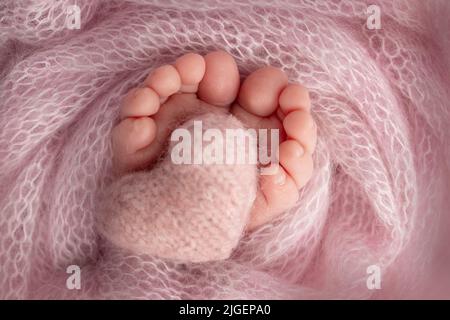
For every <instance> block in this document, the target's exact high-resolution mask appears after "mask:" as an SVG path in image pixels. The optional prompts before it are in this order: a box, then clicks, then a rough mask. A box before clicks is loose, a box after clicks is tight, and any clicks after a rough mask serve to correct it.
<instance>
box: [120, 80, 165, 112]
mask: <svg viewBox="0 0 450 320" xmlns="http://www.w3.org/2000/svg"><path fill="white" fill-rule="evenodd" d="M159 106H160V103H159V95H158V94H157V93H156V92H155V91H154V90H153V89H150V88H148V87H144V88H135V89H132V90H130V91H129V92H128V94H127V95H126V97H125V99H124V101H123V105H122V108H121V110H120V118H121V119H124V118H128V117H144V116H151V115H153V114H155V113H156V112H158V110H159Z"/></svg>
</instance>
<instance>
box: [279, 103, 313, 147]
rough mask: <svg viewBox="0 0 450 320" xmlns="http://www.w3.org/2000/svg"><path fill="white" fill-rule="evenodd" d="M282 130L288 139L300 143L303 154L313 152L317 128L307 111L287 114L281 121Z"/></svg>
mask: <svg viewBox="0 0 450 320" xmlns="http://www.w3.org/2000/svg"><path fill="white" fill-rule="evenodd" d="M283 128H284V130H285V132H286V134H287V137H288V138H291V139H294V140H296V141H297V142H299V143H300V145H301V146H302V147H303V149H305V152H307V153H310V154H312V153H313V152H314V149H315V146H316V140H317V127H316V124H315V122H314V119H313V117H312V116H311V114H310V113H309V112H308V111H304V110H297V111H293V112H291V113H289V114H288V115H286V117H285V118H284V120H283Z"/></svg>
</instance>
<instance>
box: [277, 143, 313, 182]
mask: <svg viewBox="0 0 450 320" xmlns="http://www.w3.org/2000/svg"><path fill="white" fill-rule="evenodd" d="M279 155H280V164H281V165H282V167H283V168H284V170H285V171H286V173H287V174H288V175H289V176H290V177H291V178H292V179H293V181H294V182H295V184H296V185H297V188H298V189H300V188H302V187H303V186H305V185H306V183H307V182H308V181H309V179H310V178H311V175H312V172H313V160H312V157H311V154H309V153H305V150H304V149H303V147H302V146H301V145H300V144H299V143H298V142H297V141H295V140H292V139H289V140H286V141H284V142H283V143H281V144H280V150H279Z"/></svg>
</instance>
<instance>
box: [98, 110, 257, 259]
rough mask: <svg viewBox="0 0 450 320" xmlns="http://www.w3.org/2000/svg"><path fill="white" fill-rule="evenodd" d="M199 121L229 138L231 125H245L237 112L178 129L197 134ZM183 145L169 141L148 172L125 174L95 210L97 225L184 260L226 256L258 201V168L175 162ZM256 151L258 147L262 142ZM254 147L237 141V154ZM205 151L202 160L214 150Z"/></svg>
mask: <svg viewBox="0 0 450 320" xmlns="http://www.w3.org/2000/svg"><path fill="white" fill-rule="evenodd" d="M193 121H201V123H202V130H207V129H208V128H211V129H220V130H221V132H222V133H223V135H224V136H225V132H226V130H228V129H241V130H242V129H243V128H244V127H243V125H242V123H241V122H240V121H239V120H237V119H236V118H235V117H234V116H231V115H227V114H222V113H209V114H206V115H200V116H199V115H197V116H195V117H193V119H190V120H188V121H186V122H185V123H183V124H182V125H181V126H179V128H180V129H184V130H187V132H190V133H191V137H194V122H193ZM230 140H232V139H230ZM177 143H179V142H171V143H170V144H169V146H168V150H167V151H166V152H165V153H164V155H163V159H162V160H161V161H159V162H157V163H156V164H154V165H153V166H152V167H151V168H149V170H143V171H139V172H132V173H129V174H127V175H124V176H122V177H120V178H118V179H117V180H116V181H115V182H114V183H113V184H111V186H109V187H108V188H107V190H106V191H105V194H104V195H103V196H102V197H101V198H102V199H101V200H100V205H99V209H98V211H97V230H98V231H99V232H100V233H101V234H102V235H103V236H105V237H106V238H107V239H108V240H110V241H111V242H112V243H114V244H115V245H117V246H118V247H120V248H126V249H128V250H130V252H133V253H138V254H148V255H151V256H156V257H161V258H167V259H170V260H174V261H178V262H180V263H188V262H209V261H217V260H225V259H228V258H229V257H230V255H231V253H232V252H233V250H234V249H235V248H236V246H237V245H238V243H239V240H240V239H241V236H242V235H243V233H244V230H245V227H246V225H247V223H248V219H249V215H250V210H251V208H252V206H253V202H254V200H255V198H256V190H257V189H256V188H257V183H258V181H257V168H256V165H255V164H250V163H248V162H247V163H242V164H234V165H227V164H216V163H214V164H202V165H195V164H194V165H193V164H174V163H173V161H172V158H171V154H172V152H173V148H174V147H175V146H176V145H177ZM223 143H224V144H225V143H227V142H226V141H223ZM229 144H230V145H234V142H233V141H229ZM206 146H207V144H205V147H206ZM251 148H254V150H256V148H257V146H256V144H255V143H253V144H252V145H251ZM203 150H205V149H203ZM223 150H224V151H225V148H223ZM197 152H198V151H197ZM230 152H231V151H229V153H230ZM248 152H249V148H246V147H245V146H244V145H237V146H236V150H234V152H233V156H236V155H238V154H244V155H248ZM200 154H201V155H202V160H203V159H206V157H207V155H209V153H207V152H201V153H200Z"/></svg>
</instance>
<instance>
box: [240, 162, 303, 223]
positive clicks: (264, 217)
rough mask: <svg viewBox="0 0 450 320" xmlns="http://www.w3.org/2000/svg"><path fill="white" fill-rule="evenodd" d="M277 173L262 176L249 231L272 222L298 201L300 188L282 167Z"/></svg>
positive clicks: (277, 169)
mask: <svg viewBox="0 0 450 320" xmlns="http://www.w3.org/2000/svg"><path fill="white" fill-rule="evenodd" d="M275 169H276V173H275V174H272V175H262V176H260V182H259V183H260V189H259V194H258V195H257V197H256V199H255V203H254V205H253V208H252V212H251V215H250V220H249V223H248V225H247V230H249V231H251V230H253V229H255V228H257V227H259V226H261V225H263V224H265V223H268V222H270V221H272V220H273V219H274V218H276V217H277V216H278V215H279V214H280V213H282V212H283V211H285V210H287V209H289V208H291V207H292V206H293V205H294V204H295V203H296V202H297V200H298V188H297V185H296V183H295V181H294V180H293V179H292V177H291V176H290V175H289V174H288V173H287V172H286V171H285V170H284V169H283V168H282V167H281V166H278V167H276V168H275Z"/></svg>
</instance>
